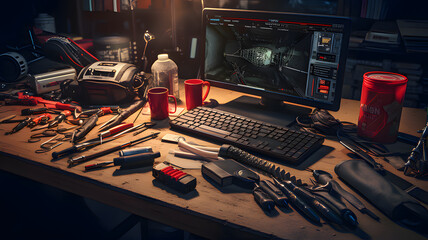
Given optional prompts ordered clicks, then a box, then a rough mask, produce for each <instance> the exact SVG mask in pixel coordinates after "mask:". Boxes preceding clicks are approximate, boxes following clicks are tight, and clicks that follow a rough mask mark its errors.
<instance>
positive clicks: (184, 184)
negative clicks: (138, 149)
mask: <svg viewBox="0 0 428 240" xmlns="http://www.w3.org/2000/svg"><path fill="white" fill-rule="evenodd" d="M152 174H153V177H155V178H156V180H159V181H160V182H162V183H163V184H165V185H167V186H169V187H171V188H173V189H175V190H177V191H179V192H180V193H188V192H191V191H193V190H194V189H195V188H196V178H195V177H193V176H192V175H189V174H187V173H185V172H183V171H180V170H178V169H175V168H173V167H172V166H168V165H166V164H165V163H159V164H157V165H156V166H154V167H153V170H152Z"/></svg>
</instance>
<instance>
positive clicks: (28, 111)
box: [21, 107, 49, 116]
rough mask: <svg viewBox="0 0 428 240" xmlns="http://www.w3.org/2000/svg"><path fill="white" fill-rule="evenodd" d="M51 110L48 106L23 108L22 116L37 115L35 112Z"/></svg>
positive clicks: (40, 112)
mask: <svg viewBox="0 0 428 240" xmlns="http://www.w3.org/2000/svg"><path fill="white" fill-rule="evenodd" d="M48 110H49V108H47V107H42V108H26V109H22V110H21V115H22V116H29V115H35V114H42V113H45V112H47V111H48Z"/></svg>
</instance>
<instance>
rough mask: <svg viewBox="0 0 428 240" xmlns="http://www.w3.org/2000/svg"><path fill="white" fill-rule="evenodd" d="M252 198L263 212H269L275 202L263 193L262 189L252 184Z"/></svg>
mask: <svg viewBox="0 0 428 240" xmlns="http://www.w3.org/2000/svg"><path fill="white" fill-rule="evenodd" d="M254 186H255V187H254V189H253V196H254V200H256V202H257V203H258V204H259V205H260V207H261V208H262V209H263V210H265V211H271V210H273V208H274V207H275V202H274V201H273V200H272V199H271V198H270V197H269V195H268V194H267V193H265V192H264V191H263V190H262V188H261V187H260V186H259V185H258V184H257V183H254Z"/></svg>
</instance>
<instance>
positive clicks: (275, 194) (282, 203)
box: [259, 180, 288, 207]
mask: <svg viewBox="0 0 428 240" xmlns="http://www.w3.org/2000/svg"><path fill="white" fill-rule="evenodd" d="M259 184H260V187H261V189H262V190H263V191H264V192H265V193H267V194H268V195H269V196H270V197H271V198H272V200H273V201H274V202H275V203H276V205H277V206H278V207H288V203H287V197H286V196H285V195H284V193H283V192H281V190H279V189H278V188H277V187H276V186H275V185H274V184H273V183H272V182H270V181H265V180H263V181H261V182H260V183H259Z"/></svg>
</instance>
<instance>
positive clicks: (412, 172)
mask: <svg viewBox="0 0 428 240" xmlns="http://www.w3.org/2000/svg"><path fill="white" fill-rule="evenodd" d="M420 133H421V137H420V138H419V141H418V143H417V145H416V146H415V147H414V148H413V149H412V152H411V153H410V156H409V157H408V158H407V162H406V164H405V165H404V174H405V175H408V176H415V177H424V176H427V175H428V151H427V144H426V141H427V140H426V139H427V137H428V123H427V124H426V125H425V127H424V129H423V130H421V131H420ZM425 203H426V202H425Z"/></svg>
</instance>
